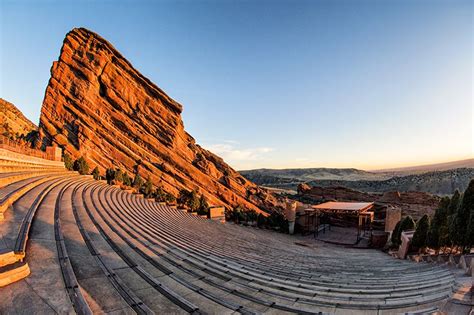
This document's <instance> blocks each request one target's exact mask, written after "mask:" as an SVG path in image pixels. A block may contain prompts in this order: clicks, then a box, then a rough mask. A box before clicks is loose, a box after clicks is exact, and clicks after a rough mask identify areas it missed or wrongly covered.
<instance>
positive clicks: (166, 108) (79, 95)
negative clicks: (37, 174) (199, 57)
mask: <svg viewBox="0 0 474 315" xmlns="http://www.w3.org/2000/svg"><path fill="white" fill-rule="evenodd" d="M181 111H182V106H181V105H180V104H179V103H177V102H176V101H174V100H173V99H171V98H170V97H169V96H168V95H166V93H165V92H163V91H162V90H161V89H160V88H158V87H157V86H156V85H155V84H153V83H152V82H151V81H150V80H148V79H147V78H145V77H144V76H143V75H141V74H140V73H139V72H138V71H137V70H135V69H134V68H133V66H132V65H131V64H130V63H129V62H128V61H127V60H126V59H125V58H124V57H123V56H122V55H121V54H120V53H119V52H118V51H117V50H115V48H114V47H113V46H112V45H111V44H110V43H108V42H107V41H106V40H104V39H103V38H101V37H100V36H99V35H97V34H95V33H93V32H91V31H89V30H86V29H83V28H79V29H73V30H72V31H71V32H69V33H68V34H67V35H66V38H65V39H64V43H63V47H62V49H61V54H60V56H59V60H58V61H56V62H54V63H53V66H52V68H51V79H50V81H49V84H48V87H47V89H46V93H45V97H44V101H43V106H42V109H41V117H40V135H41V137H42V139H43V145H48V144H51V143H56V144H57V145H59V146H61V147H63V148H64V150H65V152H67V153H69V154H70V155H71V156H73V157H74V158H77V157H79V156H84V157H85V158H86V159H87V161H88V162H89V164H90V165H91V166H92V167H95V166H96V165H97V166H98V167H99V169H100V171H101V173H102V174H103V173H104V172H105V169H106V168H108V167H120V168H122V169H123V170H127V171H128V173H129V174H130V175H131V174H133V173H134V172H136V171H138V172H139V173H140V175H141V176H142V177H144V178H145V179H146V178H150V179H151V180H152V182H153V183H154V184H155V185H156V186H161V187H163V189H164V190H166V191H168V192H170V193H172V194H174V195H175V196H176V195H177V194H178V192H179V190H180V189H182V188H186V189H189V190H191V189H197V190H198V192H199V193H202V194H204V195H205V196H206V197H207V198H208V199H209V202H210V204H213V205H223V206H226V207H227V208H230V207H234V206H237V205H242V206H243V207H246V208H248V209H254V210H256V211H257V212H260V211H261V210H262V209H267V210H269V209H273V207H274V206H275V205H277V203H278V202H277V200H276V199H275V197H274V196H273V195H271V194H270V193H268V192H267V191H266V190H264V189H262V188H260V187H257V186H256V185H255V184H253V183H252V182H250V181H248V180H246V179H244V178H243V177H242V176H241V175H240V174H239V173H237V172H236V171H234V170H233V169H232V168H231V167H229V166H228V165H227V164H226V163H225V162H224V161H223V160H222V159H221V158H220V157H218V156H216V155H214V154H213V153H211V152H209V151H207V150H205V149H203V148H201V147H200V146H199V145H197V144H196V143H195V141H194V139H193V138H192V137H191V136H190V135H189V134H188V133H186V131H185V130H184V125H183V121H182V119H181Z"/></svg>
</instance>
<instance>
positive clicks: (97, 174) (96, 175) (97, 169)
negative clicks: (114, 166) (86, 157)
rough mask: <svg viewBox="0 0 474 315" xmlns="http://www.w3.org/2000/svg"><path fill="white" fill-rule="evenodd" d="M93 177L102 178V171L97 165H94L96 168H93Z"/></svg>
mask: <svg viewBox="0 0 474 315" xmlns="http://www.w3.org/2000/svg"><path fill="white" fill-rule="evenodd" d="M92 177H93V178H94V179H95V180H99V179H100V172H99V168H98V167H97V166H96V167H94V169H93V170H92Z"/></svg>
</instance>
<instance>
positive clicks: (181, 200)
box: [177, 189, 190, 208]
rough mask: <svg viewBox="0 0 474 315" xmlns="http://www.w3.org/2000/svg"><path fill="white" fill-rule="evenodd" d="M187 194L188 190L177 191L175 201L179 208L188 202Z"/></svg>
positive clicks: (188, 194) (188, 193)
mask: <svg viewBox="0 0 474 315" xmlns="http://www.w3.org/2000/svg"><path fill="white" fill-rule="evenodd" d="M189 196H190V192H189V191H188V190H186V189H181V190H180V191H179V194H178V199H177V202H178V206H179V207H180V208H184V206H186V205H187V204H188V200H189Z"/></svg>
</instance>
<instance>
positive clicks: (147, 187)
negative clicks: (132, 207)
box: [140, 178, 153, 198]
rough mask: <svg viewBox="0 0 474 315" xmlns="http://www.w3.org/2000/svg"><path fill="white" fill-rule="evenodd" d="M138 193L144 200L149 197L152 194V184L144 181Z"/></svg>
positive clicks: (148, 180)
mask: <svg viewBox="0 0 474 315" xmlns="http://www.w3.org/2000/svg"><path fill="white" fill-rule="evenodd" d="M140 192H141V193H142V194H143V195H144V196H145V198H148V197H150V196H151V193H152V192H153V183H152V182H151V180H150V179H149V178H148V179H147V180H146V182H145V184H144V185H142V187H141V189H140Z"/></svg>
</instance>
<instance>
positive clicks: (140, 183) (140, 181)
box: [133, 174, 143, 190]
mask: <svg viewBox="0 0 474 315" xmlns="http://www.w3.org/2000/svg"><path fill="white" fill-rule="evenodd" d="M142 186H143V179H142V177H141V176H140V174H137V175H135V178H134V179H133V187H134V188H136V189H138V190H140V188H142Z"/></svg>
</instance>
